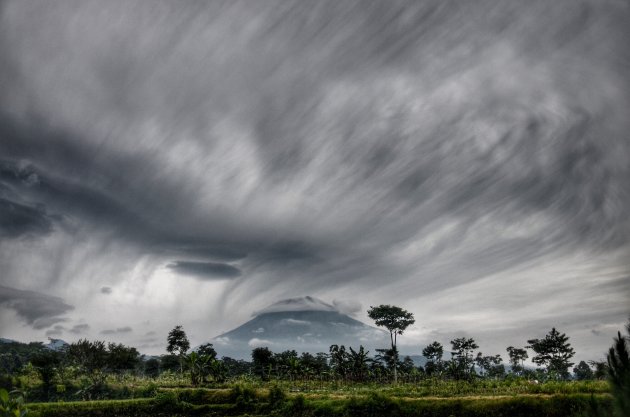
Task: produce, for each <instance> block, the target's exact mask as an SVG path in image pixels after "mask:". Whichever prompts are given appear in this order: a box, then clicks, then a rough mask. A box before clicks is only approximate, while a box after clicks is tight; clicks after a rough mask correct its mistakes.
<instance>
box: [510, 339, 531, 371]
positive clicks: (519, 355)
mask: <svg viewBox="0 0 630 417" xmlns="http://www.w3.org/2000/svg"><path fill="white" fill-rule="evenodd" d="M506 350H507V353H508V356H509V357H510V365H511V366H512V372H513V373H515V374H517V375H520V374H522V373H523V370H524V369H525V365H524V362H525V359H527V358H528V357H529V356H528V355H527V351H526V350H525V349H521V348H515V347H514V346H508V347H507V349H506Z"/></svg>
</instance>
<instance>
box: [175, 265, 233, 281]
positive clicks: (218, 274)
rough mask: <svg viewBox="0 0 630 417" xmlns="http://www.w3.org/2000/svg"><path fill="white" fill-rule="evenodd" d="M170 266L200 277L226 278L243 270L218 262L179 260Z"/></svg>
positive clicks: (181, 272)
mask: <svg viewBox="0 0 630 417" xmlns="http://www.w3.org/2000/svg"><path fill="white" fill-rule="evenodd" d="M168 267H169V268H171V269H172V270H173V271H175V272H177V273H180V274H184V275H193V276H195V277H198V278H200V279H225V278H235V277H238V276H240V275H241V271H240V270H239V269H238V268H236V267H234V266H232V265H229V264H224V263H218V262H190V261H177V262H174V263H172V264H170V265H169V266H168Z"/></svg>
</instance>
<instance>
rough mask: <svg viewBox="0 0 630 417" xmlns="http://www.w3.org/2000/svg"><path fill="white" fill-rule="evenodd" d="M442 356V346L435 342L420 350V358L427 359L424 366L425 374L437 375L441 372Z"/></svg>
mask: <svg viewBox="0 0 630 417" xmlns="http://www.w3.org/2000/svg"><path fill="white" fill-rule="evenodd" d="M442 355H444V346H442V344H441V343H440V342H437V341H435V342H433V343H431V344H430V345H427V346H426V347H425V348H424V349H422V356H424V357H425V358H427V363H426V365H425V366H424V369H425V370H426V372H427V374H429V375H433V374H439V373H440V372H441V371H442Z"/></svg>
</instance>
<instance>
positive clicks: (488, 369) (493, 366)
mask: <svg viewBox="0 0 630 417" xmlns="http://www.w3.org/2000/svg"><path fill="white" fill-rule="evenodd" d="M502 362H503V358H501V355H494V356H484V355H483V353H481V352H479V353H477V357H476V358H475V363H476V364H477V366H478V367H479V369H480V371H481V374H482V375H483V376H486V377H489V378H500V377H502V376H504V375H505V366H503V363H502Z"/></svg>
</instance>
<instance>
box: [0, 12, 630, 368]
mask: <svg viewBox="0 0 630 417" xmlns="http://www.w3.org/2000/svg"><path fill="white" fill-rule="evenodd" d="M629 22H630V4H629V3H628V2H627V1H623V0H549V1H537V0H533V1H521V0H505V1H504V0H493V1H489V0H479V1H474V2H472V1H449V0H427V1H412V0H388V1H378V2H374V1H372V2H370V1H363V0H343V1H339V0H318V1H316V2H310V1H300V0H269V1H258V0H225V1H219V0H216V1H215V0H210V1H202V2H173V1H165V0H164V1H163V0H109V1H99V0H83V1H71V0H57V1H54V2H51V1H46V0H4V1H0V337H5V338H9V339H17V340H20V341H30V340H46V338H47V337H52V338H58V339H63V340H66V341H68V342H72V341H75V340H78V339H79V338H89V339H101V340H107V341H116V342H122V343H125V344H128V345H132V346H135V347H137V348H138V349H139V350H140V351H141V352H144V353H150V354H161V353H165V346H166V335H167V334H168V331H169V330H171V329H172V328H173V327H174V326H175V325H178V324H181V325H183V327H184V330H185V331H186V332H187V334H188V336H189V337H190V339H191V344H192V345H193V346H195V345H198V344H200V343H202V342H205V341H208V340H211V339H212V338H213V337H215V336H218V335H221V334H223V333H226V332H228V331H230V330H232V329H235V328H237V327H238V326H240V325H242V324H243V323H246V322H248V321H249V320H251V319H252V318H253V317H255V316H256V314H259V315H260V314H261V313H264V312H265V311H267V312H271V310H265V308H266V307H267V306H269V305H271V304H273V303H275V302H277V301H279V300H286V299H291V298H300V297H304V296H307V295H311V296H313V297H316V298H318V299H320V300H325V304H326V305H327V307H326V308H324V310H322V312H326V311H328V310H326V309H328V308H331V309H332V310H331V311H328V312H329V313H334V314H342V315H344V316H347V317H351V318H352V319H356V320H359V321H361V322H363V323H365V324H367V325H372V324H373V323H372V322H371V320H369V319H368V318H367V315H366V311H367V309H368V308H369V306H371V305H378V304H394V305H398V306H401V307H403V308H405V309H407V310H409V311H411V312H412V313H414V315H415V317H416V323H415V324H414V325H413V326H412V327H410V328H409V329H407V331H406V332H405V333H404V335H402V336H401V338H400V344H401V346H402V347H404V349H405V350H407V351H409V352H413V351H416V352H417V353H418V354H419V353H420V349H421V346H423V345H426V344H428V343H430V342H431V341H433V340H437V341H440V342H441V343H443V344H444V345H447V346H448V342H449V340H451V339H453V338H455V337H462V336H467V337H474V338H475V339H476V341H477V343H478V344H479V345H480V350H482V351H483V352H484V354H488V355H489V354H496V353H500V354H502V355H503V356H504V357H505V356H506V354H505V348H506V347H507V346H509V345H512V346H516V347H522V346H524V345H525V344H526V341H527V339H531V338H536V337H543V336H544V335H545V334H546V333H547V332H548V331H549V330H550V329H551V327H553V326H555V327H556V328H558V330H560V331H561V332H564V333H567V335H568V336H569V337H570V341H571V343H572V344H573V346H574V347H575V349H576V352H577V356H576V360H577V361H579V360H582V359H584V360H588V359H601V358H603V356H604V354H605V351H606V350H607V348H608V347H609V346H610V344H611V342H612V337H613V336H614V335H615V334H616V331H617V330H618V329H621V328H622V326H623V324H624V323H625V322H626V320H627V318H628V315H629V314H630V216H629V215H628V213H630V163H629V161H630V137H629V136H628V135H629V132H630V117H628V115H629V114H630V48H628V45H630V24H628V23H629ZM273 308H274V309H277V308H279V307H278V306H276V307H273ZM277 312H278V313H279V312H281V311H280V310H278V311H277ZM254 330H255V329H254ZM259 339H261V340H264V338H262V337H261V338H259ZM359 343H360V341H357V343H356V344H355V346H356V345H358V344H359ZM217 350H218V351H219V354H220V355H221V354H222V353H221V350H220V346H218V345H217Z"/></svg>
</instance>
